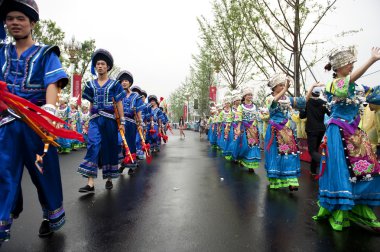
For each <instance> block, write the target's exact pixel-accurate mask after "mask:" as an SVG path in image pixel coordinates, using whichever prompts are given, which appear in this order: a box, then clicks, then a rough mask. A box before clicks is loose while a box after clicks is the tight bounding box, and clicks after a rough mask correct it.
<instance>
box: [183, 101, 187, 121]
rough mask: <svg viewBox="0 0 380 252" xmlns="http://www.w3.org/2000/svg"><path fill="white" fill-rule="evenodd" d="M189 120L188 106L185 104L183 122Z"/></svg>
mask: <svg viewBox="0 0 380 252" xmlns="http://www.w3.org/2000/svg"><path fill="white" fill-rule="evenodd" d="M186 119H187V105H186V104H185V105H184V106H183V121H186Z"/></svg>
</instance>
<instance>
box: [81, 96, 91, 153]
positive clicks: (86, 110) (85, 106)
mask: <svg viewBox="0 0 380 252" xmlns="http://www.w3.org/2000/svg"><path fill="white" fill-rule="evenodd" d="M81 118H82V119H81V123H82V134H83V138H84V143H83V147H86V146H87V143H88V125H89V123H90V118H91V113H90V102H89V101H87V100H83V101H82V111H81Z"/></svg>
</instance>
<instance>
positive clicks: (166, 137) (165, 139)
mask: <svg viewBox="0 0 380 252" xmlns="http://www.w3.org/2000/svg"><path fill="white" fill-rule="evenodd" d="M162 138H163V140H164V142H165V143H166V142H167V141H168V139H169V137H168V136H167V135H165V136H163V137H162Z"/></svg>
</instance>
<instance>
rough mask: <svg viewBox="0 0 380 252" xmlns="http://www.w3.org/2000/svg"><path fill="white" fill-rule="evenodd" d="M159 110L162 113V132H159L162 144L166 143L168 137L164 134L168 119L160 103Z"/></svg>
mask: <svg viewBox="0 0 380 252" xmlns="http://www.w3.org/2000/svg"><path fill="white" fill-rule="evenodd" d="M160 110H161V112H162V130H161V139H162V140H163V141H164V143H167V142H168V136H167V134H166V132H167V125H168V123H169V118H168V116H167V115H166V112H165V108H164V107H163V105H162V104H161V103H160Z"/></svg>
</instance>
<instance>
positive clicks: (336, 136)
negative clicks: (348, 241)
mask: <svg viewBox="0 0 380 252" xmlns="http://www.w3.org/2000/svg"><path fill="white" fill-rule="evenodd" d="M379 59H380V48H373V49H372V53H371V57H370V58H369V60H368V61H367V62H366V63H365V64H364V65H363V66H361V67H360V68H358V69H356V70H355V71H352V70H353V67H354V62H356V60H357V52H356V49H355V48H354V47H343V48H339V49H335V50H333V51H332V52H331V54H330V55H329V64H328V65H327V66H326V69H327V70H331V69H332V70H333V71H334V75H333V80H332V81H330V82H328V83H327V85H326V88H325V92H326V96H327V101H328V104H329V105H330V106H331V115H330V118H329V119H328V121H327V122H326V125H327V128H326V133H325V135H324V137H323V143H322V145H321V148H322V159H321V172H320V175H319V205H320V210H319V212H318V214H317V216H315V217H314V219H315V220H321V219H328V220H329V222H330V225H331V227H332V228H333V229H334V230H338V231H341V230H342V229H343V228H347V227H349V226H350V222H354V223H357V224H359V225H361V226H365V227H367V228H369V229H372V230H374V231H376V232H380V222H379V220H378V219H377V217H376V215H375V213H374V211H373V207H377V206H379V205H380V176H379V173H380V165H379V163H378V161H377V159H376V156H375V154H374V153H373V151H372V149H371V144H370V142H369V139H368V136H367V134H366V133H365V132H364V131H362V130H361V129H359V128H358V124H359V121H360V112H361V111H363V110H364V106H363V103H364V102H368V103H374V104H376V105H378V104H380V101H379V100H380V96H379V93H380V86H377V87H374V88H368V87H365V90H366V98H365V97H361V96H359V95H358V94H357V93H356V92H355V89H356V90H358V89H360V88H358V87H359V85H358V84H356V83H355V82H356V81H357V80H358V79H359V78H360V77H361V76H362V75H363V74H364V73H365V72H366V71H367V69H368V68H369V67H370V66H371V65H373V64H374V63H375V62H376V61H378V60H379Z"/></svg>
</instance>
